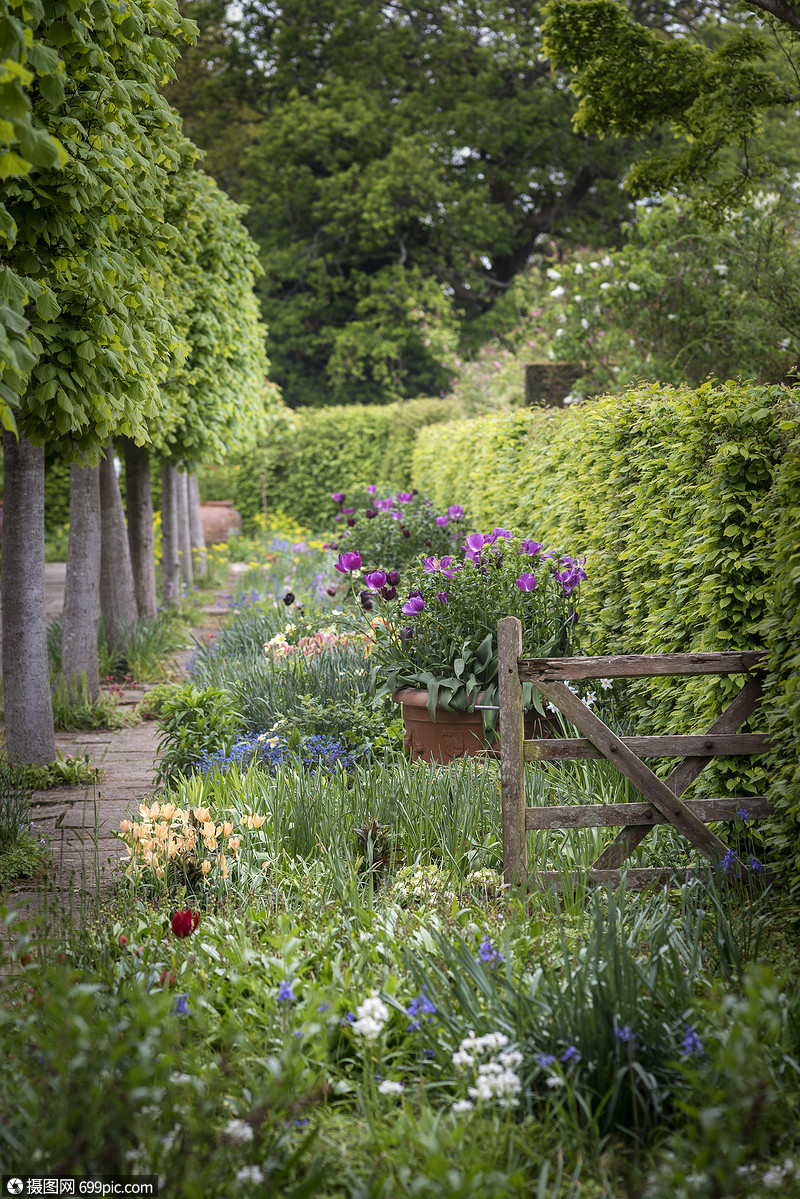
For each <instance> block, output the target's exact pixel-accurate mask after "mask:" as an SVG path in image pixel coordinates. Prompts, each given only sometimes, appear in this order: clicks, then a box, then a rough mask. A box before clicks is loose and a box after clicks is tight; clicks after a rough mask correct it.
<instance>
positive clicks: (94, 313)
mask: <svg viewBox="0 0 800 1199" xmlns="http://www.w3.org/2000/svg"><path fill="white" fill-rule="evenodd" d="M25 18H26V21H25V23H26V24H27V30H26V33H27V36H33V37H35V38H37V39H41V40H43V41H46V42H48V43H49V44H50V45H51V46H55V47H57V50H58V56H59V58H60V60H61V63H62V64H63V74H62V75H61V76H60V78H59V93H60V94H59V96H58V97H54V96H53V93H52V90H51V89H49V88H45V89H44V90H42V89H39V92H38V94H37V98H36V100H35V102H34V104H33V113H34V116H35V117H36V118H37V120H38V121H39V122H41V127H42V128H43V131H45V132H49V133H56V132H57V134H58V136H59V138H60V140H61V142H62V144H63V146H64V149H65V150H66V151H67V153H68V155H69V159H68V161H67V162H66V165H65V166H64V168H63V170H60V169H56V168H54V167H44V166H43V167H40V168H39V170H38V172H37V175H36V181H35V186H29V185H27V183H25V182H24V181H20V180H14V179H7V180H6V181H5V182H4V184H3V187H2V199H3V201H4V202H5V205H6V208H7V210H8V212H9V214H10V215H11V217H12V218H13V220H14V221H16V224H17V230H18V234H17V240H16V244H15V245H14V246H13V247H12V248H11V249H10V251H9V256H8V261H9V264H10V266H11V267H12V269H13V270H15V271H17V272H18V273H19V274H20V275H24V276H25V277H26V279H27V280H29V283H28V288H29V290H30V291H31V295H32V297H34V298H35V301H36V311H35V313H30V314H29V319H30V329H29V331H28V334H27V336H28V338H29V343H30V347H31V350H32V353H33V355H34V361H32V362H30V363H29V364H28V367H27V369H25V370H17V371H13V370H11V368H10V367H9V368H8V369H7V370H6V374H5V381H6V383H7V384H8V385H10V386H11V387H12V388H13V389H14V390H16V391H17V392H19V393H20V394H21V395H22V397H23V400H22V408H21V410H20V417H21V419H22V422H23V423H22V427H23V428H24V431H25V432H26V433H27V434H28V436H30V437H31V438H32V439H33V441H34V442H35V443H36V444H41V443H43V442H44V441H47V442H48V443H49V444H50V446H51V448H52V449H53V451H54V452H57V453H61V454H62V455H63V457H64V458H65V459H66V460H70V459H72V458H80V456H81V454H84V455H86V458H87V460H88V461H90V462H96V461H97V456H98V454H99V452H100V449H101V447H102V446H103V445H105V444H107V442H108V438H109V436H110V434H111V433H112V432H114V431H118V432H121V433H125V434H129V435H133V436H136V437H137V438H138V439H139V440H146V437H147V432H146V421H147V420H148V419H149V418H150V417H152V416H154V415H155V414H156V413H157V412H159V411H160V409H161V407H162V402H161V398H160V394H159V383H160V381H161V378H162V375H163V370H164V362H165V358H166V357H167V356H168V355H169V354H170V353H172V352H173V351H175V350H176V349H177V345H178V343H177V340H176V337H175V335H174V332H173V330H172V327H171V325H170V323H169V319H168V310H167V309H166V308H165V304H164V301H163V298H162V294H161V288H160V284H159V281H158V277H157V276H156V275H155V274H154V272H153V269H152V268H153V267H155V266H156V265H157V263H158V260H159V257H160V255H163V254H165V253H167V252H168V250H169V248H170V246H171V244H172V243H173V241H174V240H175V239H176V238H178V237H179V235H178V232H177V230H176V229H175V228H174V227H173V226H171V225H170V224H169V223H168V222H167V221H166V220H165V208H164V202H165V195H166V191H167V187H168V180H169V174H170V172H171V171H172V170H173V169H174V167H175V166H176V165H177V164H178V162H179V160H180V157H181V154H182V153H185V152H186V149H185V147H182V146H181V145H180V139H179V135H178V118H177V116H176V115H175V114H174V113H172V112H171V111H170V109H169V107H168V105H167V104H166V102H165V101H164V100H163V99H162V98H161V97H160V95H159V92H158V87H159V85H160V83H161V81H162V80H163V79H164V78H165V77H166V76H168V75H169V74H170V71H171V67H172V62H173V61H174V59H175V56H176V54H177V53H178V49H179V45H180V44H181V43H183V42H185V41H186V40H187V38H188V37H189V36H190V35H191V29H192V26H191V23H189V22H186V21H183V20H182V19H181V17H180V16H179V14H178V12H177V10H176V9H175V8H174V7H173V6H172V5H171V4H169V3H158V4H156V3H151V0H145V2H142V3H136V2H133V3H130V4H128V5H126V7H125V8H124V9H120V8H119V7H117V6H115V5H114V4H112V3H108V2H105V0H101V2H100V3H98V4H93V5H86V4H83V5H81V6H80V11H79V12H78V11H73V9H72V8H70V7H69V6H68V5H66V4H63V3H58V4H55V5H50V6H48V7H47V8H46V9H45V8H44V7H43V6H42V7H40V8H39V7H36V6H32V7H31V8H30V9H28V10H27V11H26V14H25ZM50 53H51V54H54V53H55V52H54V51H50ZM87 130H91V131H92V133H91V136H89V135H88V133H87ZM109 195H112V196H113V197H114V204H113V205H109V202H108V197H109Z"/></svg>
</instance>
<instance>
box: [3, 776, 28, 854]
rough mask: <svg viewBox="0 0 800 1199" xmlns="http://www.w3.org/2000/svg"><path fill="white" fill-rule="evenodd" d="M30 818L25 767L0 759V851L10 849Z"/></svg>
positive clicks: (25, 828) (25, 829) (24, 829)
mask: <svg viewBox="0 0 800 1199" xmlns="http://www.w3.org/2000/svg"><path fill="white" fill-rule="evenodd" d="M30 819H31V788H30V785H29V783H28V781H27V779H26V777H25V768H24V767H22V766H16V765H11V764H10V763H9V762H8V761H7V760H6V759H5V757H3V759H2V760H0V853H5V852H7V851H8V850H10V849H11V847H12V846H13V844H14V842H15V841H17V840H18V838H19V837H20V835H21V834H22V833H23V832H27V829H28V825H29V824H30Z"/></svg>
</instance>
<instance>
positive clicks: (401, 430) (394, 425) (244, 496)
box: [226, 400, 458, 528]
mask: <svg viewBox="0 0 800 1199" xmlns="http://www.w3.org/2000/svg"><path fill="white" fill-rule="evenodd" d="M457 416H458V408H457V406H456V405H455V404H453V403H451V402H449V401H447V400H413V401H409V402H406V403H402V404H387V405H384V406H374V407H362V406H361V405H358V404H350V405H346V406H343V407H337V408H334V407H329V408H318V409H315V410H314V411H313V412H308V413H303V412H299V413H295V414H294V417H293V420H292V423H291V426H290V429H289V431H288V433H287V435H286V437H285V438H283V439H282V440H281V442H280V446H279V451H278V453H277V454H276V456H275V459H274V465H273V466H272V468H271V469H270V470H269V473H268V474H267V477H266V498H267V507H268V509H269V508H270V507H272V508H279V509H281V510H282V511H283V512H285V513H286V514H287V516H289V517H291V518H292V519H294V520H297V521H299V522H300V523H301V524H305V525H308V526H310V527H311V528H320V527H322V528H324V527H325V526H326V525H330V523H332V519H333V515H334V511H335V509H334V508H333V505H332V503H331V493H332V492H333V491H334V490H339V491H344V492H353V491H354V490H355V489H357V490H359V491H361V492H362V493H363V489H364V487H365V486H366V485H367V484H369V483H375V484H377V485H378V486H379V487H381V488H386V489H389V488H392V487H395V488H406V487H409V486H410V483H411V456H412V453H413V448H414V444H415V441H416V438H417V434H418V432H419V430H420V429H423V428H425V427H426V426H428V425H432V424H436V423H438V422H440V421H446V420H453V419H455V418H456V417H457ZM262 482H263V477H262V476H259V474H258V473H256V472H254V473H253V475H251V476H250V478H249V480H248V482H247V483H246V484H245V485H244V486H242V489H241V491H240V492H239V493H238V494H237V495H236V497H235V498H236V499H237V500H238V502H239V503H240V504H241V509H240V510H241V511H242V512H243V513H245V512H246V513H247V514H248V516H251V517H252V515H254V514H255V513H257V512H260V511H261V510H262V492H261V487H262ZM245 487H246V490H245ZM226 498H227V497H226ZM237 506H238V504H237Z"/></svg>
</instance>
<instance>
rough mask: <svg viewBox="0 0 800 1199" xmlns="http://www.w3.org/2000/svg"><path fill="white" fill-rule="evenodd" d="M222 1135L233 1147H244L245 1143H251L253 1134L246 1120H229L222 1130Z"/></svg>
mask: <svg viewBox="0 0 800 1199" xmlns="http://www.w3.org/2000/svg"><path fill="white" fill-rule="evenodd" d="M222 1135H223V1136H225V1137H227V1138H228V1140H229V1141H233V1143H234V1144H235V1145H244V1144H245V1143H246V1142H247V1141H252V1139H253V1137H254V1135H255V1133H254V1132H253V1129H252V1126H251V1125H250V1124H248V1123H247V1121H246V1120H229V1121H228V1123H227V1124H226V1125H225V1127H224V1128H223V1130H222Z"/></svg>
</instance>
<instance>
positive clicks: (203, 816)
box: [192, 808, 211, 824]
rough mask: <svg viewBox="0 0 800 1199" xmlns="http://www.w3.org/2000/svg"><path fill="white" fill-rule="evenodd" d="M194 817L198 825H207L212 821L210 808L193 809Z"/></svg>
mask: <svg viewBox="0 0 800 1199" xmlns="http://www.w3.org/2000/svg"><path fill="white" fill-rule="evenodd" d="M192 815H193V816H194V818H195V820H196V821H197V823H198V824H207V823H208V821H209V820H210V819H211V814H210V812H209V810H208V808H192Z"/></svg>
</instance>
